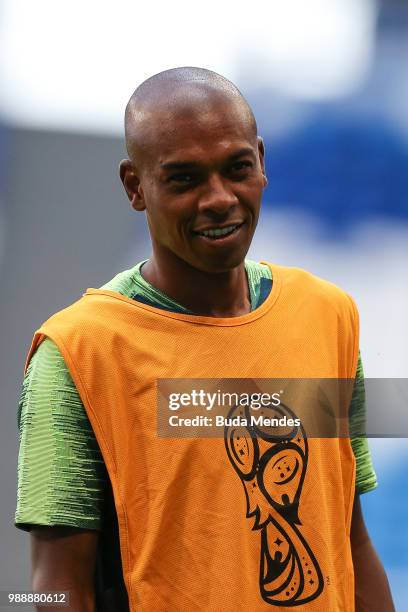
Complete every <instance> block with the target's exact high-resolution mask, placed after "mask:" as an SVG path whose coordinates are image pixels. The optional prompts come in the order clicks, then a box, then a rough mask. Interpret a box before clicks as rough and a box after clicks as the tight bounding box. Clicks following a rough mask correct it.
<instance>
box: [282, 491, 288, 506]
mask: <svg viewBox="0 0 408 612" xmlns="http://www.w3.org/2000/svg"><path fill="white" fill-rule="evenodd" d="M282 503H283V504H284V505H285V506H287V505H288V504H289V503H290V500H289V495H287V494H286V493H285V494H284V495H282Z"/></svg>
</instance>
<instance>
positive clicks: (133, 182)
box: [119, 159, 146, 210]
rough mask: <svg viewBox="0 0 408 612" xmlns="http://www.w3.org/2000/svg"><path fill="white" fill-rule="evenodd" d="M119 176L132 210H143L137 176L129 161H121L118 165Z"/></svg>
mask: <svg viewBox="0 0 408 612" xmlns="http://www.w3.org/2000/svg"><path fill="white" fill-rule="evenodd" d="M119 175H120V180H121V181H122V183H123V186H124V188H125V191H126V194H127V197H128V198H129V201H130V203H131V205H132V208H134V209H135V210H145V209H146V205H145V201H144V194H143V188H142V186H141V184H140V178H139V174H138V172H137V171H136V168H135V167H134V165H133V164H132V162H131V161H130V159H122V161H121V162H120V164H119Z"/></svg>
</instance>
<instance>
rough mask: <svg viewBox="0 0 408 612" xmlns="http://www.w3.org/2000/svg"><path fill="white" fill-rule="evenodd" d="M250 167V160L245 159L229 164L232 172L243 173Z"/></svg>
mask: <svg viewBox="0 0 408 612" xmlns="http://www.w3.org/2000/svg"><path fill="white" fill-rule="evenodd" d="M251 168H252V162H250V161H247V160H242V161H237V162H234V163H233V164H232V166H231V170H232V172H237V173H241V174H242V173H244V172H245V171H248V170H250V169H251Z"/></svg>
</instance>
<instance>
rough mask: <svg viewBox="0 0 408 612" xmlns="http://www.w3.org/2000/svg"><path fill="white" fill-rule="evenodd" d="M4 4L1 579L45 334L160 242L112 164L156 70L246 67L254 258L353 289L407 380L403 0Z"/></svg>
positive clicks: (367, 334) (377, 504)
mask: <svg viewBox="0 0 408 612" xmlns="http://www.w3.org/2000/svg"><path fill="white" fill-rule="evenodd" d="M192 10H193V9H192V7H191V3H188V2H187V1H186V0H175V2H173V3H167V4H166V5H165V6H161V5H157V4H156V3H151V4H150V5H149V6H147V5H146V6H143V5H141V4H140V3H138V4H136V3H134V2H132V1H131V0H116V1H115V2H113V0H109V1H107V2H105V3H100V2H96V1H95V0H89V1H87V2H86V3H84V2H80V1H79V0H71V1H70V2H68V1H67V0H61V1H59V2H53V1H52V0H37V1H36V2H35V3H33V2H30V1H29V0H3V1H2V2H1V3H0V92H1V94H0V275H1V303H0V315H1V317H0V332H1V339H2V342H1V352H2V368H1V372H0V384H1V398H2V404H1V407H2V428H1V433H0V435H1V445H0V453H1V465H2V470H1V472H0V474H1V475H0V478H1V491H2V496H1V497H2V504H1V523H0V550H1V557H0V588H1V589H7V590H11V589H23V588H28V585H29V560H28V559H29V552H28V537H27V536H26V534H23V533H20V532H18V531H17V530H15V529H14V527H13V513H14V507H15V470H16V459H17V431H16V411H17V403H18V397H19V393H20V385H21V379H22V371H23V364H24V359H25V355H26V351H27V349H28V345H29V342H30V340H31V336H32V332H33V330H34V329H36V327H37V326H38V325H39V324H40V323H41V322H42V321H43V320H44V319H46V318H47V317H48V316H49V315H50V314H51V313H53V312H55V310H57V309H59V308H61V307H63V306H65V305H67V304H68V303H71V302H73V301H74V300H75V299H77V297H79V296H80V295H81V294H82V292H83V290H84V289H85V288H86V287H90V286H93V287H97V286H99V285H101V284H103V283H104V282H106V281H107V280H108V279H110V278H111V277H113V276H114V275H115V274H116V273H117V272H118V271H120V270H123V269H125V268H127V267H130V266H132V265H134V263H136V262H137V261H138V260H139V259H141V258H142V257H147V256H148V253H149V241H148V236H147V232H146V228H145V222H144V218H143V217H142V215H140V214H137V213H135V212H134V211H132V210H131V209H130V208H129V206H128V203H127V199H126V198H125V195H124V193H123V192H122V188H121V184H120V182H119V179H118V174H117V166H118V162H119V160H120V159H121V158H122V157H124V156H125V151H124V146H123V138H122V117H123V110H124V107H125V104H126V102H127V99H128V98H129V96H130V94H131V92H132V91H133V89H134V88H135V87H136V86H137V85H138V84H139V83H140V82H141V81H142V80H143V79H145V78H147V77H148V76H150V75H151V74H154V73H156V72H159V71H160V70H164V69H166V68H169V67H174V66H181V65H198V66H204V67H207V68H210V69H213V70H216V71H219V72H221V73H222V74H224V75H225V76H227V77H229V78H230V79H231V80H233V81H234V82H235V83H236V84H237V85H238V86H239V87H240V88H241V90H242V91H243V93H244V94H245V95H246V97H247V98H248V100H249V101H250V103H251V104H252V106H253V108H254V111H255V115H256V117H257V119H258V124H259V131H260V133H261V134H262V135H263V137H264V139H265V142H266V150H267V173H268V178H269V186H268V189H267V191H266V193H265V199H264V207H263V212H262V217H261V220H260V224H259V228H258V233H257V235H256V240H255V242H254V245H253V247H252V250H251V253H250V254H251V256H252V257H253V258H259V259H269V260H272V261H275V262H277V263H280V264H284V265H296V266H300V267H304V268H307V269H309V270H310V271H312V272H314V273H316V274H318V275H320V276H323V277H325V278H328V279H330V280H332V281H333V282H336V283H337V284H339V285H340V286H342V287H343V288H344V289H346V290H347V291H349V292H350V293H351V294H352V295H353V296H354V297H355V299H356V301H357V304H358V306H359V310H360V316H361V352H362V356H363V361H364V365H365V373H366V376H367V377H384V378H385V377H388V378H397V377H404V378H405V377H407V376H408V324H407V312H408V275H407V269H408V69H407V66H408V4H407V3H406V2H405V1H397V0H388V1H385V0H384V1H383V2H375V1H374V0H359V1H358V2H356V0H330V1H327V0H309V1H308V2H307V3H305V2H302V1H300V0H286V1H285V3H282V2H276V1H272V0H271V1H270V2H268V3H263V2H259V0H255V1H254V2H252V3H250V5H248V4H247V3H245V2H244V1H243V0H237V1H235V2H234V3H233V4H232V5H231V4H230V3H224V5H223V4H222V3H220V2H216V1H215V0H207V2H206V3H205V5H202V6H201V7H198V6H196V7H195V8H194V15H195V16H193V13H192ZM407 442H408V441H407V440H406V439H393V440H382V439H376V440H371V441H370V446H371V449H372V454H373V460H374V464H375V468H376V470H377V474H378V479H379V487H378V489H377V490H376V491H374V492H371V493H369V494H366V495H365V496H363V498H362V500H363V508H364V513H365V516H366V522H367V524H368V527H369V530H370V533H371V535H372V538H373V540H374V542H375V544H376V547H377V550H378V552H379V554H380V556H381V558H382V560H383V562H384V565H385V567H386V570H387V573H388V576H389V580H390V583H391V587H392V591H393V595H394V598H395V602H396V605H397V610H401V611H405V610H407V609H408V527H407V521H406V517H407V515H408V477H407V468H408V444H407Z"/></svg>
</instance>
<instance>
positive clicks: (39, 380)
mask: <svg viewBox="0 0 408 612" xmlns="http://www.w3.org/2000/svg"><path fill="white" fill-rule="evenodd" d="M18 426H19V433H20V452H19V459H18V487H17V510H16V516H15V523H16V525H17V527H20V528H22V529H30V527H31V526H33V525H46V526H53V525H65V526H70V527H79V528H84V529H96V530H97V529H99V528H100V524H101V513H102V507H103V501H104V496H105V490H106V484H107V473H106V468H105V465H104V462H103V459H102V456H101V453H100V450H99V447H98V444H97V442H96V439H95V436H94V433H93V430H92V428H91V425H90V422H89V420H88V417H87V415H86V412H85V408H84V406H83V404H82V401H81V399H80V397H79V394H78V391H77V389H76V387H75V385H74V382H73V380H72V378H71V375H70V373H69V371H68V369H67V367H66V365H65V362H64V359H63V357H62V355H61V353H60V352H59V350H58V348H57V346H56V345H55V344H54V342H52V341H51V340H50V339H48V338H47V339H45V340H44V341H43V342H42V344H40V346H39V347H38V349H37V350H36V352H35V354H34V355H33V357H32V359H31V361H30V364H29V367H28V369H27V372H26V375H25V377H24V381H23V388H22V393H21V398H20V403H19V410H18Z"/></svg>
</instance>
